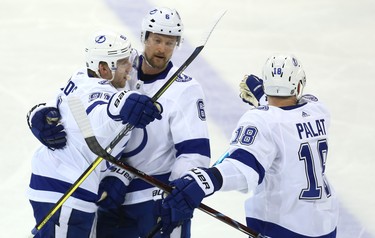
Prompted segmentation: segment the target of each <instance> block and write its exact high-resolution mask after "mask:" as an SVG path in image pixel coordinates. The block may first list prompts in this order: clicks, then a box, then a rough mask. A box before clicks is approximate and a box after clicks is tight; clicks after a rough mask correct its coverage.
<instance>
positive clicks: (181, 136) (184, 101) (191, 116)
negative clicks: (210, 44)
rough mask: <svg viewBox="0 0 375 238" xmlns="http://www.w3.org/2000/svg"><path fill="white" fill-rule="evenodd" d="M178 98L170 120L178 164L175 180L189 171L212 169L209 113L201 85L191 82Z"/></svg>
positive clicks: (173, 172)
mask: <svg viewBox="0 0 375 238" xmlns="http://www.w3.org/2000/svg"><path fill="white" fill-rule="evenodd" d="M186 84H188V86H187V87H184V90H183V91H182V92H181V93H180V94H179V95H178V97H177V98H175V100H174V103H173V107H174V110H172V111H173V114H172V115H171V119H170V128H171V134H172V138H173V141H174V144H175V149H176V162H175V163H174V165H173V167H172V175H171V179H175V178H178V177H179V176H180V175H181V174H182V173H183V172H185V171H186V170H187V169H190V168H194V167H208V166H209V160H210V145H209V139H208V128H207V122H206V112H205V104H204V102H205V96H204V93H203V90H202V88H201V86H200V85H199V84H198V83H193V82H188V83H186Z"/></svg>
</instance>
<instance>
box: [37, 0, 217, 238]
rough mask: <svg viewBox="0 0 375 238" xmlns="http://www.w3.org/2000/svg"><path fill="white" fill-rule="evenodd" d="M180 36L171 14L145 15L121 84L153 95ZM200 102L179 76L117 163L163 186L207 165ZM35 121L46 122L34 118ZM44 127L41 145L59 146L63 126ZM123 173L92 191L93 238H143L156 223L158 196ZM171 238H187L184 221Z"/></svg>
mask: <svg viewBox="0 0 375 238" xmlns="http://www.w3.org/2000/svg"><path fill="white" fill-rule="evenodd" d="M182 33H183V24H182V21H181V18H180V16H179V14H178V12H177V11H176V10H172V9H169V8H165V7H157V8H154V9H152V10H151V11H149V12H148V14H146V16H145V18H144V19H143V22H142V31H141V40H142V43H143V45H144V50H143V54H142V55H141V56H140V57H139V58H138V59H136V60H135V62H134V65H135V67H136V70H137V73H136V76H135V77H132V79H131V80H129V81H128V82H127V85H128V86H129V87H130V88H131V89H136V90H138V91H140V92H141V93H142V94H146V95H148V96H153V95H154V94H155V93H156V92H157V91H158V90H159V89H160V87H161V86H162V85H163V84H164V83H165V82H166V81H167V80H168V79H169V78H170V77H171V76H172V75H173V74H174V72H175V71H176V70H177V68H176V67H175V66H173V63H172V62H171V61H170V59H171V57H172V55H173V52H174V50H175V48H176V47H178V46H179V45H180V44H181V42H182ZM204 101H205V96H204V94H203V91H202V88H201V86H200V84H199V83H198V82H197V81H196V80H195V79H194V78H192V77H190V76H188V75H186V74H181V75H180V76H179V78H178V79H177V80H176V82H174V83H173V84H172V85H171V86H170V88H169V89H168V90H166V91H165V92H164V93H163V95H162V96H161V97H160V99H159V102H160V103H161V105H162V112H163V118H162V119H161V120H158V121H155V122H153V123H151V124H150V125H148V126H147V128H141V129H138V128H136V129H134V130H133V131H132V134H131V138H130V140H129V141H128V143H127V145H126V147H125V149H124V152H123V154H122V156H121V159H122V160H123V161H124V162H126V163H128V164H129V165H131V166H133V167H135V168H137V169H139V170H141V171H144V172H145V173H147V174H149V175H152V176H154V177H156V178H157V179H160V180H161V181H163V182H165V183H169V181H171V180H174V179H176V178H178V177H180V176H181V174H182V173H183V172H185V171H186V170H188V169H191V168H194V167H197V166H199V167H208V166H209V160H210V147H209V139H208V128H207V123H206V114H205V108H204ZM39 123H41V124H44V125H45V124H46V123H45V120H40V119H39ZM45 127H47V132H46V133H45V134H43V135H42V137H43V138H41V141H43V143H45V145H46V146H49V147H50V148H52V149H58V148H60V147H61V144H63V143H61V141H63V140H64V134H62V133H59V131H62V130H63V128H61V127H58V126H55V127H53V129H51V130H52V131H49V130H48V128H49V127H48V126H47V125H45ZM42 131H43V130H42ZM68 141H69V138H68ZM124 173H126V172H124V171H123V170H121V169H115V170H111V172H110V173H109V174H108V176H107V177H105V178H104V179H103V180H102V181H101V183H100V186H99V192H98V193H99V194H100V195H101V194H106V196H103V197H102V198H103V199H101V200H100V201H99V202H98V203H97V204H98V205H99V209H98V221H97V237H113V238H116V237H121V238H133V237H134V238H138V237H144V236H146V234H147V233H148V232H149V231H150V230H151V229H152V228H153V226H154V225H155V224H156V222H157V216H155V214H154V204H155V201H156V200H159V199H161V194H162V192H161V191H160V190H159V189H157V188H155V187H153V186H152V185H150V184H148V183H146V182H144V181H142V180H141V179H138V178H134V179H133V178H132V176H128V175H127V176H121V175H123V174H124ZM131 180H132V181H131ZM129 181H131V183H130V184H129ZM128 185H129V186H128ZM174 234H175V237H180V236H181V237H189V235H190V221H186V222H185V224H184V226H183V229H181V230H176V231H175V232H174Z"/></svg>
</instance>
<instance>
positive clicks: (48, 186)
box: [30, 174, 98, 202]
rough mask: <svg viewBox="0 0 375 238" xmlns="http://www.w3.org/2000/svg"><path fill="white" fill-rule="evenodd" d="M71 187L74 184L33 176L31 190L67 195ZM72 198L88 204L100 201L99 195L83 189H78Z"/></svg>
mask: <svg viewBox="0 0 375 238" xmlns="http://www.w3.org/2000/svg"><path fill="white" fill-rule="evenodd" d="M71 186H72V184H71V183H68V182H64V181H61V180H58V179H54V178H49V177H45V176H41V175H36V174H31V179H30V188H32V189H35V190H41V191H50V192H58V193H66V191H68V189H69V188H70V187H71ZM72 197H75V198H77V199H80V200H83V201H87V202H96V201H97V200H98V195H96V194H95V193H93V192H90V191H88V190H85V189H83V188H78V189H77V190H76V191H75V192H74V193H73V194H72Z"/></svg>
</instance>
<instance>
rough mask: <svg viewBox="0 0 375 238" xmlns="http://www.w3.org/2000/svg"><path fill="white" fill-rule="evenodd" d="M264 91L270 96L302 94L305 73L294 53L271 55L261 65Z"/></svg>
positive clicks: (299, 95) (297, 95)
mask: <svg viewBox="0 0 375 238" xmlns="http://www.w3.org/2000/svg"><path fill="white" fill-rule="evenodd" d="M263 85H264V93H265V94H266V95H270V96H293V95H295V96H296V97H297V100H298V99H299V98H300V97H301V96H302V91H303V88H304V87H305V85H306V75H305V71H304V70H303V68H302V65H301V64H300V62H299V61H298V60H297V58H296V57H295V56H294V55H291V54H274V55H271V56H270V57H269V58H268V59H267V61H266V63H265V64H264V67H263Z"/></svg>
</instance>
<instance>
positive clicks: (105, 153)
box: [29, 11, 226, 238]
mask: <svg viewBox="0 0 375 238" xmlns="http://www.w3.org/2000/svg"><path fill="white" fill-rule="evenodd" d="M225 12H226V11H223V12H221V13H220V14H218V16H217V17H215V19H214V22H213V25H211V26H210V28H209V30H208V32H205V35H204V37H203V40H202V42H201V44H200V45H199V46H198V47H196V48H195V50H194V51H193V53H192V54H191V55H190V56H189V58H188V59H187V60H186V61H185V62H184V63H183V64H182V65H181V66H180V68H178V69H177V71H176V72H175V73H174V74H173V75H172V76H171V77H170V78H169V79H168V80H167V82H166V83H165V84H164V85H163V86H162V87H161V88H160V89H159V91H157V92H156V93H155V95H154V96H153V97H152V98H151V99H152V101H153V102H156V101H157V100H158V99H159V97H160V96H161V95H162V94H163V93H164V92H165V91H166V90H167V89H168V88H169V87H170V86H171V84H172V83H173V82H174V81H176V80H177V78H178V76H179V75H180V74H181V73H182V72H183V71H184V70H185V69H186V68H187V67H188V66H189V65H190V63H191V62H192V61H193V60H194V59H195V58H196V57H197V56H198V55H199V53H200V52H201V51H202V50H203V48H204V46H205V45H206V43H207V41H208V39H209V37H210V35H211V33H212V32H213V30H214V29H215V27H216V25H217V23H218V22H219V21H220V19H221V18H222V17H223V16H224V14H225ZM81 106H82V105H81ZM81 106H79V105H78V107H81ZM88 126H89V127H90V125H88ZM133 128H134V126H132V125H130V124H127V125H126V126H125V127H124V128H123V129H122V130H121V131H120V132H119V134H118V135H117V136H116V137H115V138H114V139H113V140H112V141H111V143H110V144H109V145H108V146H107V147H106V148H105V150H104V149H103V148H102V147H100V145H99V143H98V141H97V139H96V138H95V136H94V134H93V133H92V134H88V135H86V136H85V134H84V137H85V141H86V142H87V144H88V145H89V148H90V150H91V151H92V152H94V153H95V154H96V155H98V157H97V158H96V159H95V160H94V162H92V163H91V164H90V165H89V167H88V168H87V169H86V170H85V171H84V172H83V173H82V174H81V176H80V177H79V178H78V179H77V180H76V181H75V182H74V184H72V186H71V187H70V188H69V189H68V191H67V192H65V194H64V195H63V196H62V197H61V198H60V199H59V200H58V201H57V202H56V203H55V205H54V206H53V207H52V209H51V210H50V211H49V212H48V214H47V215H46V216H45V217H44V218H43V219H42V220H41V221H40V222H39V223H37V224H36V225H35V227H34V228H33V229H32V231H31V235H30V236H29V237H30V238H32V237H34V236H35V235H36V234H37V233H38V232H39V231H40V230H41V229H42V228H43V226H44V225H45V224H46V223H47V222H48V221H49V220H50V219H51V217H52V216H53V215H54V214H55V213H56V212H57V211H58V210H59V209H60V208H61V206H62V205H63V204H64V203H65V201H66V200H67V199H68V198H69V197H70V196H71V195H72V194H73V193H74V192H75V191H76V190H77V188H78V187H79V186H80V185H81V184H82V183H83V182H84V181H85V180H86V178H87V177H88V176H89V175H90V174H91V173H92V172H93V171H94V170H95V168H96V167H97V166H98V165H99V164H100V162H102V161H103V159H113V157H112V156H111V155H110V153H111V152H112V150H113V148H114V147H115V146H116V145H117V144H118V143H119V142H120V141H121V139H122V138H123V137H124V136H125V135H127V134H128V133H129V132H130V131H131V130H132V129H133ZM86 129H87V128H83V130H84V131H86ZM89 142H90V143H89ZM96 145H99V147H100V148H99V147H97V146H96Z"/></svg>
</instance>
